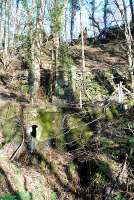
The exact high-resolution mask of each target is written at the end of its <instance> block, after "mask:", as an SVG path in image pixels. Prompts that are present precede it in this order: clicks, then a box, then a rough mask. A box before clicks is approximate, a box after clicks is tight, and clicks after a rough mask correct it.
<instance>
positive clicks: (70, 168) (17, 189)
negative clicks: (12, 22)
mask: <svg viewBox="0 0 134 200" xmlns="http://www.w3.org/2000/svg"><path fill="white" fill-rule="evenodd" d="M48 46H49V45H48ZM117 47H118V48H117ZM71 55H72V57H73V60H74V64H75V65H76V66H77V67H76V69H77V70H78V69H79V68H80V66H81V49H80V46H77V45H76V46H74V47H71ZM85 57H86V72H87V71H90V75H89V77H88V79H90V80H87V82H88V86H87V92H88V94H89V96H90V104H89V105H88V106H87V107H86V108H83V109H80V108H72V107H68V108H67V107H65V108H64V107H62V106H60V108H59V107H58V106H54V105H52V104H51V103H50V102H48V97H47V91H46V90H47V89H46V87H47V84H48V83H49V81H48V80H49V73H50V71H51V67H50V66H51V65H52V62H51V50H50V49H49V48H47V50H45V56H43V58H42V75H43V76H42V87H43V88H42V90H43V92H44V93H39V103H38V104H37V105H34V106H32V105H30V104H29V102H28V101H27V99H28V98H29V95H28V77H27V73H26V72H27V71H28V70H27V69H24V68H22V67H21V64H20V62H16V61H15V62H16V63H18V64H17V65H16V67H15V65H14V66H13V68H9V71H7V72H4V71H3V72H2V75H1V77H0V78H1V87H0V88H1V91H0V92H1V93H0V95H1V103H0V111H1V112H0V127H1V130H0V148H1V149H0V195H2V196H4V195H12V199H15V198H17V199H21V200H22V199H23V200H24V199H27V200H32V199H33V200H34V199H35V200H37V199H42V200H43V199H48V200H56V199H59V200H66V199H69V200H75V199H77V200H78V199H79V200H86V199H87V200H89V199H91V200H92V199H95V200H101V199H115V200H117V199H120V200H121V199H123V200H124V199H125V200H127V199H133V198H134V196H133V193H134V181H133V180H134V172H133V167H134V159H133V156H134V136H133V133H134V117H133V112H134V109H133V108H132V106H133V104H134V102H133V99H132V96H130V97H129V107H130V108H129V109H128V110H127V111H125V112H121V110H120V107H118V105H117V104H115V102H114V104H113V103H111V102H109V101H108V102H107V101H106V103H104V104H102V101H103V99H106V100H107V99H110V98H109V97H110V95H111V94H112V92H113V91H114V90H115V89H116V87H117V83H118V82H119V81H123V83H124V85H125V87H127V88H128V89H129V88H130V80H129V78H128V68H127V59H126V55H125V53H123V51H121V53H120V48H119V44H105V45H101V46H100V47H96V48H91V47H86V48H85ZM14 67H15V68H14ZM11 69H12V70H13V71H14V74H12V70H11ZM46 74H47V78H48V79H47V78H46V76H44V75H46ZM7 75H8V76H7ZM60 75H61V76H58V78H59V79H58V84H59V86H61V88H60V89H58V92H57V99H58V100H61V102H63V100H66V97H67V96H68V94H70V95H71V92H72V88H69V87H68V88H67V86H66V80H63V76H62V74H60ZM18 77H20V78H19V79H18ZM44 78H45V81H44ZM61 79H62V80H61ZM59 80H61V82H60V81H59ZM5 81H6V83H7V84H5ZM61 83H64V84H63V85H64V87H63V86H62V84H61ZM17 88H18V89H17ZM48 89H49V88H48ZM70 90H71V91H70ZM44 94H45V97H44V96H43V95H44ZM73 97H74V99H73V103H74V102H75V101H76V103H78V93H77V91H76V93H73ZM55 98H56V97H55ZM44 99H45V100H44ZM69 100H70V99H67V101H68V102H70V101H69ZM86 100H87V99H86ZM88 100H89V99H88ZM83 101H85V99H83ZM20 102H21V103H22V102H23V104H24V105H25V107H24V112H23V122H24V125H25V126H26V127H29V126H31V125H32V124H35V123H36V124H38V126H39V129H38V130H39V138H38V144H37V150H36V152H35V153H33V154H31V153H30V152H29V151H28V149H27V143H26V144H25V146H23V148H22V149H21V151H20V152H19V153H17V155H16V157H15V159H14V161H12V162H11V161H10V160H9V158H10V156H11V155H12V153H13V152H14V151H15V149H16V148H17V147H18V145H19V144H20V143H21V141H22V128H21V119H20V117H21V116H20ZM71 102H72V99H71ZM102 106H104V107H102ZM27 137H29V136H27ZM27 139H29V138H27ZM28 141H29V140H27V142H28ZM13 196H14V197H13ZM10 197H11V196H10ZM0 198H1V199H4V197H0Z"/></svg>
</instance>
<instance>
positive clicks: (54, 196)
mask: <svg viewBox="0 0 134 200" xmlns="http://www.w3.org/2000/svg"><path fill="white" fill-rule="evenodd" d="M51 200H58V196H57V194H56V193H55V192H52V194H51Z"/></svg>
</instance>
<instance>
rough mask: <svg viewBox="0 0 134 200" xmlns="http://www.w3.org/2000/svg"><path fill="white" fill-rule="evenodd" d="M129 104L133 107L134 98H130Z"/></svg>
mask: <svg viewBox="0 0 134 200" xmlns="http://www.w3.org/2000/svg"><path fill="white" fill-rule="evenodd" d="M127 105H128V107H129V108H132V107H133V106H134V99H130V100H129V101H128V102H127Z"/></svg>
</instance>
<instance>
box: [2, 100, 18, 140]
mask: <svg viewBox="0 0 134 200" xmlns="http://www.w3.org/2000/svg"><path fill="white" fill-rule="evenodd" d="M17 110H18V108H17V106H16V105H11V104H9V105H7V106H6V107H5V108H4V109H3V110H2V112H1V113H0V116H1V119H2V120H1V122H0V129H1V132H2V134H3V136H4V143H6V142H9V141H10V140H11V139H12V138H14V139H15V140H16V142H19V141H20V139H21V127H20V124H19V120H18V119H17V115H18V111H17Z"/></svg>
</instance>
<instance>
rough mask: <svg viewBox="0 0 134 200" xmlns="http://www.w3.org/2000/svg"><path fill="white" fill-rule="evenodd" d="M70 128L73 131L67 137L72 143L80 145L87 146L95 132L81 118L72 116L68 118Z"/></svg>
mask: <svg viewBox="0 0 134 200" xmlns="http://www.w3.org/2000/svg"><path fill="white" fill-rule="evenodd" d="M68 126H69V129H71V131H70V133H69V134H68V137H67V139H68V141H70V142H71V141H74V142H75V143H77V144H79V145H85V144H86V143H87V142H88V141H89V140H90V139H91V138H92V136H93V132H92V131H91V130H90V129H89V127H88V126H87V124H86V123H85V122H83V121H82V120H81V119H80V118H79V117H76V116H70V117H69V118H68Z"/></svg>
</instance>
